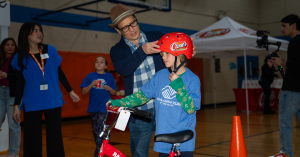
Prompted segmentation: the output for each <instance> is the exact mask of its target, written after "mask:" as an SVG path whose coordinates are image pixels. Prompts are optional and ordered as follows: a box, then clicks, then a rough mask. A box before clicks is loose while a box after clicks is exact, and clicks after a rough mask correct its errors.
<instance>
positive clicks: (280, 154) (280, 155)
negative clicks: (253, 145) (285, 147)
mask: <svg viewBox="0 0 300 157" xmlns="http://www.w3.org/2000/svg"><path fill="white" fill-rule="evenodd" d="M269 157H291V156H287V155H285V154H284V153H283V152H282V151H280V152H279V153H278V154H276V155H272V156H269Z"/></svg>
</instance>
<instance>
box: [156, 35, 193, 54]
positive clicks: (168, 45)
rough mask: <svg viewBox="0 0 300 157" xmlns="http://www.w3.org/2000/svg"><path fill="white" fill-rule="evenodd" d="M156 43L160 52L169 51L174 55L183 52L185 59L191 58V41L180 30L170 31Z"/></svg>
mask: <svg viewBox="0 0 300 157" xmlns="http://www.w3.org/2000/svg"><path fill="white" fill-rule="evenodd" d="M157 45H159V46H160V48H159V50H160V51H162V52H168V53H171V54H172V55H174V56H179V55H181V54H184V55H185V56H186V58H187V59H191V58H192V54H193V43H192V40H191V38H190V37H189V36H188V35H186V34H185V33H182V32H172V33H168V34H166V35H164V36H163V37H161V38H160V39H159V40H158V43H157Z"/></svg>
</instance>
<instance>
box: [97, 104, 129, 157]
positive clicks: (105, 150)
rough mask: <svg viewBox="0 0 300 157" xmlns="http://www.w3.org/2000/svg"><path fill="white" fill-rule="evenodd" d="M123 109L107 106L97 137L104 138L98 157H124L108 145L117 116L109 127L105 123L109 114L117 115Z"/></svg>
mask: <svg viewBox="0 0 300 157" xmlns="http://www.w3.org/2000/svg"><path fill="white" fill-rule="evenodd" d="M122 109H123V108H121V107H112V106H108V107H107V110H106V112H105V116H104V117H105V118H104V120H103V131H102V132H101V134H100V135H99V136H100V137H104V139H103V143H102V146H101V149H100V152H99V155H98V156H99V157H104V155H107V156H109V157H126V156H125V155H124V154H123V153H122V152H121V151H119V150H118V149H117V148H115V147H114V146H112V145H110V144H109V135H110V133H111V130H112V129H113V128H114V126H115V125H116V122H117V119H118V117H119V115H117V117H116V118H115V119H114V121H113V122H112V124H111V125H106V121H107V118H108V115H109V112H111V113H117V114H118V113H119V111H120V110H122Z"/></svg>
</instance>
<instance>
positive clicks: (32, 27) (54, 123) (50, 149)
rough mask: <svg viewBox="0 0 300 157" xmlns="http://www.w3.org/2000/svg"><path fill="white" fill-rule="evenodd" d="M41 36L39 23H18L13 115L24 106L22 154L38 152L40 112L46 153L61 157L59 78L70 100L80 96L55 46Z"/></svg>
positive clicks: (36, 156) (26, 156)
mask: <svg viewBox="0 0 300 157" xmlns="http://www.w3.org/2000/svg"><path fill="white" fill-rule="evenodd" d="M42 40H43V30H42V26H41V25H40V24H39V23H35V22H26V23H24V24H23V25H22V26H21V29H20V32H19V37H18V45H19V47H18V50H17V54H16V55H15V56H14V59H13V61H12V66H13V68H14V69H15V71H16V75H17V83H16V96H15V103H14V105H15V109H14V113H13V116H14V118H15V120H16V121H19V118H18V117H19V115H20V110H19V108H18V106H19V105H21V108H23V110H24V141H23V142H24V143H23V154H24V155H23V156H24V157H41V156H42V115H43V114H44V115H45V122H46V139H47V156H49V157H64V156H65V153H64V146H63V141H62V134H61V106H62V104H64V100H63V99H62V98H63V95H62V93H61V91H60V88H59V81H60V82H61V83H62V84H63V86H64V87H65V89H66V90H67V91H68V92H69V93H70V97H71V98H72V99H73V101H74V102H78V101H79V100H80V99H79V97H78V95H76V94H75V93H74V91H73V90H72V87H71V86H70V84H69V83H68V80H67V78H66V76H65V74H64V73H63V71H62V69H61V67H60V63H61V60H62V58H61V57H60V56H59V55H58V53H57V51H56V49H55V47H53V46H52V45H45V44H42ZM22 96H23V99H22ZM21 99H22V104H21Z"/></svg>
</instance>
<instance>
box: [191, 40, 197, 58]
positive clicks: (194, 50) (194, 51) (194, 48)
mask: <svg viewBox="0 0 300 157" xmlns="http://www.w3.org/2000/svg"><path fill="white" fill-rule="evenodd" d="M191 40H192V42H193V41H194V38H191ZM195 54H196V46H195V45H194V44H193V54H192V57H194V56H195Z"/></svg>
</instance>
